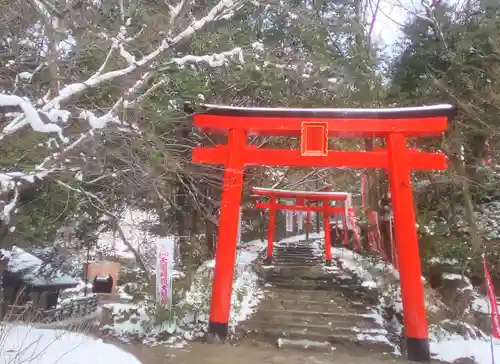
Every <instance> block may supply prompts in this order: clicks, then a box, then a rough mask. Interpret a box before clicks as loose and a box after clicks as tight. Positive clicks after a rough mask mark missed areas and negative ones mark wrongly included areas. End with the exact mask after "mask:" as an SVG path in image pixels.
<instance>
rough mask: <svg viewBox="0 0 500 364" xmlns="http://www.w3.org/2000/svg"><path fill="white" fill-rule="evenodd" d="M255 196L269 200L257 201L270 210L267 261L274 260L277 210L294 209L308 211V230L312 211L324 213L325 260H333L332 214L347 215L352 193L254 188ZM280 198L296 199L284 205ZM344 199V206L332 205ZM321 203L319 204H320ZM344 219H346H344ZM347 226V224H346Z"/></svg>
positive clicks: (307, 229) (261, 206) (260, 205)
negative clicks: (348, 202) (333, 202)
mask: <svg viewBox="0 0 500 364" xmlns="http://www.w3.org/2000/svg"><path fill="white" fill-rule="evenodd" d="M252 192H253V195H254V197H256V198H258V199H263V198H266V199H267V200H268V202H261V201H259V200H258V201H257V202H256V203H255V207H256V208H258V209H267V210H268V211H269V224H268V229H267V234H268V235H267V258H266V263H268V264H270V263H271V262H272V260H273V247H274V228H275V220H276V210H293V211H306V212H307V213H308V214H307V218H306V231H309V229H310V227H309V225H310V214H309V213H310V212H311V211H314V212H317V213H320V212H322V213H323V221H324V223H323V224H324V227H325V262H326V264H328V265H329V264H331V262H332V242H331V232H330V215H331V214H343V215H344V216H345V215H346V209H347V206H346V202H347V201H348V200H350V194H349V193H345V192H310V191H289V190H277V189H272V188H257V187H254V188H253V189H252ZM279 198H287V199H294V200H295V203H294V204H292V205H284V204H280V203H279ZM331 201H335V202H336V203H337V202H338V201H342V206H341V207H338V206H335V207H333V206H331V204H330V202H331ZM318 205H319V206H318ZM344 221H346V220H345V219H344ZM344 226H345V225H344Z"/></svg>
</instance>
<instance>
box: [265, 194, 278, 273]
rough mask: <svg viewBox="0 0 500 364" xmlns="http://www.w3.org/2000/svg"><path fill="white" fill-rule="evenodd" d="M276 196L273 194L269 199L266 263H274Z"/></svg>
mask: <svg viewBox="0 0 500 364" xmlns="http://www.w3.org/2000/svg"><path fill="white" fill-rule="evenodd" d="M275 204H276V196H271V197H270V201H269V205H270V207H269V223H268V226H267V256H266V260H265V264H272V262H273V250H274V229H275V228H276V208H275V207H274V205H275Z"/></svg>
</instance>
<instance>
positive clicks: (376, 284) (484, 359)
mask: <svg viewBox="0 0 500 364" xmlns="http://www.w3.org/2000/svg"><path fill="white" fill-rule="evenodd" d="M332 255H333V256H334V257H335V258H337V259H339V260H340V261H341V262H342V264H343V266H344V267H345V268H346V269H348V270H350V271H352V272H353V273H355V274H356V275H357V276H358V277H359V278H360V279H361V281H362V285H363V286H364V287H367V288H379V289H382V290H384V289H385V290H387V291H382V292H381V295H382V297H386V298H387V297H389V296H390V299H391V301H392V304H393V305H394V308H395V309H396V311H398V312H402V309H403V306H402V302H401V291H400V288H399V272H398V271H397V270H395V269H394V267H393V266H392V265H390V264H387V263H384V262H381V261H374V260H373V259H367V258H365V257H363V256H361V255H360V254H357V253H355V252H353V251H350V250H348V249H345V248H338V247H334V248H332ZM388 277H390V278H389V281H392V280H393V279H394V281H393V282H395V283H396V284H394V283H393V284H389V285H388V284H387V279H388ZM446 278H447V279H461V280H465V281H466V282H468V283H469V285H470V282H469V281H468V279H467V278H465V277H462V276H459V275H451V274H448V275H446ZM422 280H425V279H424V278H423V277H422ZM395 286H396V287H395ZM470 289H472V285H470ZM473 296H474V301H473V303H472V307H471V310H474V311H477V312H483V313H488V312H490V311H489V307H488V299H487V297H485V296H482V295H480V294H479V293H477V292H474V294H473ZM426 298H428V297H426ZM381 304H382V301H381ZM437 304H439V302H437ZM435 305H436V302H429V301H426V308H427V310H428V311H430V310H433V309H435V308H436V307H435ZM499 308H500V307H499ZM377 311H379V312H381V311H382V310H380V309H379V310H377ZM377 316H379V315H378V314H377ZM377 319H382V317H381V316H380V317H377ZM382 320H383V319H382ZM462 324H464V325H467V324H466V323H462ZM468 326H470V329H471V330H470V331H471V332H472V331H473V332H478V333H479V335H477V337H464V336H462V335H459V334H456V333H450V332H448V331H446V330H445V329H444V328H443V327H439V326H435V325H432V326H430V327H429V339H430V346H431V354H432V356H433V358H434V359H438V360H443V361H446V362H450V363H451V362H454V361H455V360H457V359H459V358H471V359H474V360H475V361H476V363H477V364H491V363H492V349H493V350H494V356H495V357H496V358H500V341H497V340H494V339H492V338H491V337H489V336H488V335H486V334H485V333H483V332H481V330H479V329H478V328H476V327H472V326H471V325H468ZM394 354H400V353H398V351H395V352H394Z"/></svg>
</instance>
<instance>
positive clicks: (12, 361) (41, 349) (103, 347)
mask: <svg viewBox="0 0 500 364" xmlns="http://www.w3.org/2000/svg"><path fill="white" fill-rule="evenodd" d="M0 335H1V338H0V339H1V344H0V363H1V364H7V363H9V364H20V363H23V364H88V363H92V364H112V363H120V364H141V362H140V361H139V360H137V359H136V358H135V357H134V356H133V355H131V354H128V353H126V352H124V351H122V350H120V349H119V348H117V347H116V346H113V345H111V344H105V343H104V342H103V341H102V340H100V339H99V340H97V339H94V338H91V337H89V336H86V335H83V334H80V333H70V332H67V331H62V330H48V329H36V328H33V327H30V326H27V325H19V326H18V325H8V326H7V325H2V326H0Z"/></svg>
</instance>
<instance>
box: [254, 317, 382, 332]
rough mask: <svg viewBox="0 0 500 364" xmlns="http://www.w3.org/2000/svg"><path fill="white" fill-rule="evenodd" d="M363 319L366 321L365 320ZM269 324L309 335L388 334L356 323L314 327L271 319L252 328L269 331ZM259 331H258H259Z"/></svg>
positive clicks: (255, 321) (258, 322)
mask: <svg viewBox="0 0 500 364" xmlns="http://www.w3.org/2000/svg"><path fill="white" fill-rule="evenodd" d="M362 319H366V318H363V317H362ZM269 324H273V326H278V327H282V328H297V329H299V330H300V329H302V331H303V332H304V333H306V334H307V333H308V329H311V331H309V332H314V330H325V331H327V332H332V333H335V332H338V331H348V332H353V333H356V334H362V335H368V336H370V335H374V336H375V335H387V334H388V332H387V330H386V329H383V328H374V329H361V328H358V327H356V324H355V323H352V325H351V326H340V325H333V324H332V325H314V324H309V323H296V322H273V321H272V320H270V319H266V320H264V319H261V320H254V321H253V323H252V325H250V328H252V327H253V326H254V325H255V326H257V327H258V328H260V329H267V328H266V326H267V325H269ZM257 330H258V329H257Z"/></svg>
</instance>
